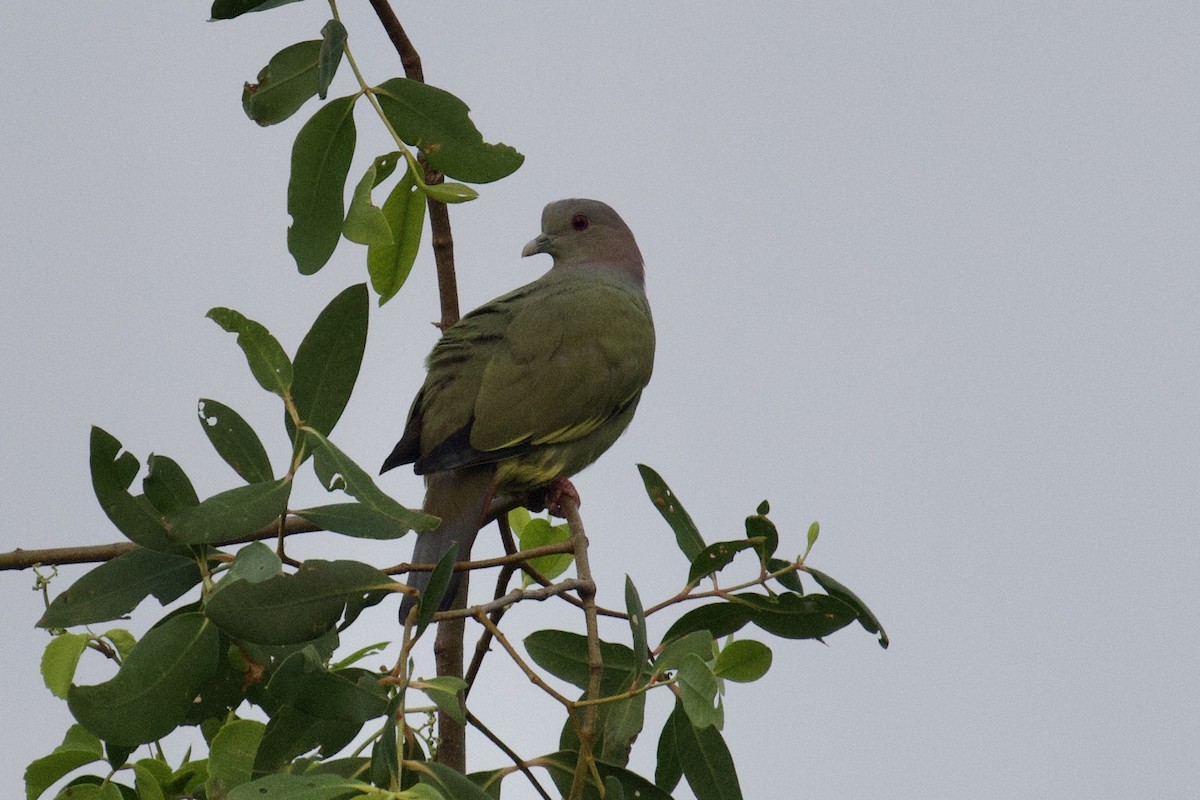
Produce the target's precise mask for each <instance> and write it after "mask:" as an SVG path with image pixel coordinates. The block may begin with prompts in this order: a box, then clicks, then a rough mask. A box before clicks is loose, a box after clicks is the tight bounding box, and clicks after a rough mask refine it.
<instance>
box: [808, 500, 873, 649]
mask: <svg viewBox="0 0 1200 800" xmlns="http://www.w3.org/2000/svg"><path fill="white" fill-rule="evenodd" d="M814 524H815V523H814ZM808 574H809V575H812V576H813V580H815V581H816V582H817V583H818V584H820V585H821V588H822V589H824V590H825V591H826V592H828V593H829V596H830V597H835V598H837V599H838V600H841V601H842V602H843V603H845V604H846V605H848V606H849V607H850V608H852V609H854V611H855V613H856V614H857V615H858V624H859V625H862V626H863V627H864V628H865V629H866V630H867V633H877V634H879V646H880V647H882V648H883V649H884V650H886V649H887V646H888V643H889V642H888V635H887V631H885V630H884V629H883V625H881V624H879V620H878V619H877V618H876V616H875V615H874V614H873V613H871V609H869V608H867V604H866V603H864V602H863V601H862V600H861V599H860V598H859V596H858V595H856V594H855V593H854V592H852V591H850V590H849V589H848V588H846V587H845V586H844V585H842V584H841V583H839V582H838V581H836V580H834V579H833V578H831V577H830V576H828V575H826V574H825V573H824V572H821V571H819V570H815V569H813V568H812V567H809V568H808Z"/></svg>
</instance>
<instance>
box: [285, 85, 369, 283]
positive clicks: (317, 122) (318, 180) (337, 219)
mask: <svg viewBox="0 0 1200 800" xmlns="http://www.w3.org/2000/svg"><path fill="white" fill-rule="evenodd" d="M357 99H358V95H350V96H348V97H339V98H338V99H337V100H330V101H329V102H328V103H326V104H325V105H324V106H322V107H321V108H320V109H319V110H318V111H317V113H316V114H313V116H312V119H310V120H309V121H308V122H306V123H305V124H304V127H303V128H301V129H300V133H299V134H297V135H296V143H295V144H294V145H293V146H292V175H291V179H290V180H289V181H288V198H287V210H288V213H289V214H291V215H292V226H291V227H290V228H288V252H289V253H291V254H292V257H293V258H295V259H296V266H297V267H298V268H299V269H300V272H301V273H302V274H304V275H312V274H313V273H314V272H316V271H317V270H319V269H320V268H321V267H323V266H325V264H326V263H327V262H328V261H329V257H330V256H332V255H333V251H334V249H335V248H336V247H337V243H338V239H340V238H341V235H342V220H343V218H344V208H345V203H344V198H343V196H342V195H343V193H344V192H345V190H346V175H347V173H349V172H350V161H351V159H352V158H353V157H354V144H355V140H356V138H357V131H356V129H355V127H354V101H355V100H357Z"/></svg>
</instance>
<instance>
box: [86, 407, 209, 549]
mask: <svg viewBox="0 0 1200 800" xmlns="http://www.w3.org/2000/svg"><path fill="white" fill-rule="evenodd" d="M89 449H90V454H89V461H90V465H91V470H92V489H93V490H94V491H95V493H96V499H97V500H98V501H99V502H100V507H101V508H102V509H104V513H105V515H107V516H108V518H109V519H110V520H111V521H112V524H113V525H116V526H117V529H118V530H120V531H121V533H123V534H125V536H126V537H128V538H129V539H130V541H133V542H136V543H137V544H140V545H141V546H142V547H146V548H149V549H151V550H160V551H162V552H164V553H177V554H182V553H186V552H187V550H186V549H185V548H183V547H181V546H180V545H179V544H178V543H177V542H174V541H172V540H171V538H170V537H169V536H168V535H167V529H166V526H165V524H164V523H163V518H162V515H161V514H160V513H159V512H158V510H157V509H156V508H154V506H153V505H151V504H150V501H149V500H147V499H146V498H145V497H142V496H140V495H139V496H137V497H134V496H133V495H131V494H130V493H129V486H130V484H132V483H133V479H134V477H135V476H136V475H137V473H138V469H139V465H138V460H137V457H136V456H134V455H133V454H132V453H130V452H128V451H126V450H124V449H123V448H122V446H121V443H120V442H119V441H117V439H116V438H115V437H113V436H112V435H111V434H110V433H108V432H107V431H105V430H103V429H101V428H98V427H96V426H95V425H93V426H92V434H91V441H90V445H89Z"/></svg>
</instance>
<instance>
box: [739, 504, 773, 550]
mask: <svg viewBox="0 0 1200 800" xmlns="http://www.w3.org/2000/svg"><path fill="white" fill-rule="evenodd" d="M763 502H766V501H763ZM746 538H747V539H761V540H762V541H761V542H759V543H757V544H755V548H756V549H757V550H758V555H759V558H760V559H761V560H762V562H763V563H764V564H765V563H766V561H767V559H768V558H770V557H771V556H773V555H775V550H776V549H777V548H778V547H779V531H778V530H776V528H775V523H774V522H771V520H769V519H767V518H766V517H765V516H763V515H762V514H757V515H755V516H752V517H746Z"/></svg>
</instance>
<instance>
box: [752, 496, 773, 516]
mask: <svg viewBox="0 0 1200 800" xmlns="http://www.w3.org/2000/svg"><path fill="white" fill-rule="evenodd" d="M755 513H757V514H758V515H759V516H762V517H765V516H766V515H767V514H770V513H771V504H770V503H768V502H767V501H766V500H763V501H762V502H761V503H759V504H758V509H757V510H756V512H755Z"/></svg>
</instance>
